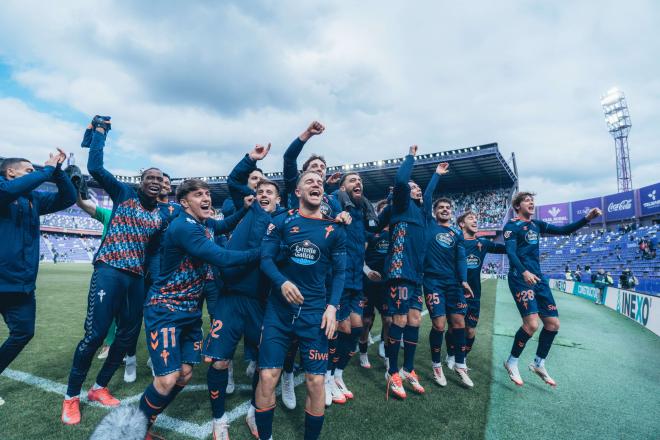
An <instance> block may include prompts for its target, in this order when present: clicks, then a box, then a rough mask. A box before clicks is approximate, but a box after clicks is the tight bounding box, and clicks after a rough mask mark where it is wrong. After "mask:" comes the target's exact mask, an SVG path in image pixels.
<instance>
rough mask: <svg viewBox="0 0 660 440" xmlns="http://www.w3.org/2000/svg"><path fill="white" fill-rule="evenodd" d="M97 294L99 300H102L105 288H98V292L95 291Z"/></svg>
mask: <svg viewBox="0 0 660 440" xmlns="http://www.w3.org/2000/svg"><path fill="white" fill-rule="evenodd" d="M97 295H98V296H99V301H101V302H103V297H104V296H105V290H103V289H101V290H99V293H97Z"/></svg>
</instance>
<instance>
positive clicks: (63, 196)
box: [37, 154, 76, 215]
mask: <svg viewBox="0 0 660 440" xmlns="http://www.w3.org/2000/svg"><path fill="white" fill-rule="evenodd" d="M63 155H64V157H66V154H63ZM52 180H53V181H54V182H55V185H57V192H56V193H44V192H39V193H37V194H39V215H44V214H50V213H52V212H57V211H61V210H63V209H66V208H68V207H69V206H71V205H73V204H74V203H75V202H76V188H75V187H74V186H73V183H71V179H69V176H67V175H66V174H65V173H64V171H62V162H59V163H58V164H57V166H56V167H55V171H53V176H52Z"/></svg>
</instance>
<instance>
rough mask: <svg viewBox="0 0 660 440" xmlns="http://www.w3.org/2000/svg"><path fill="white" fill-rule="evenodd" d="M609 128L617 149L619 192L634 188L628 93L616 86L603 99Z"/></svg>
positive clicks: (601, 102)
mask: <svg viewBox="0 0 660 440" xmlns="http://www.w3.org/2000/svg"><path fill="white" fill-rule="evenodd" d="M600 104H601V105H602V106H603V113H604V114H605V122H607V128H608V130H609V132H610V134H611V135H612V137H613V138H614V150H615V151H616V182H617V190H618V191H619V192H623V191H629V190H631V189H632V173H631V170H630V153H629V151H628V133H630V128H631V127H632V124H631V122H630V112H629V111H628V104H627V103H626V95H624V93H623V92H622V91H621V90H619V89H617V88H616V87H615V88H613V89H610V90H608V92H607V94H605V95H604V96H603V97H602V98H601V100H600Z"/></svg>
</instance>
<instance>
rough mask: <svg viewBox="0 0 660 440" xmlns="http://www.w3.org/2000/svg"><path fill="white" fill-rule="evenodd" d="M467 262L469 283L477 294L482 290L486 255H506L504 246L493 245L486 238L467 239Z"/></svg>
mask: <svg viewBox="0 0 660 440" xmlns="http://www.w3.org/2000/svg"><path fill="white" fill-rule="evenodd" d="M464 245H465V260H466V262H467V282H468V284H469V285H470V287H471V288H472V291H473V292H474V293H475V294H476V290H475V289H480V288H481V268H482V267H483V265H484V259H485V258H486V254H506V248H505V247H504V245H503V244H500V243H493V242H492V241H490V240H488V239H486V238H465V241H464Z"/></svg>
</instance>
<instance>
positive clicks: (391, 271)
mask: <svg viewBox="0 0 660 440" xmlns="http://www.w3.org/2000/svg"><path fill="white" fill-rule="evenodd" d="M414 164H415V156H413V155H412V154H409V155H407V156H406V158H405V159H404V161H403V163H402V164H401V165H400V166H399V169H398V171H397V173H396V178H395V181H394V190H393V194H392V208H391V211H390V248H389V251H388V255H387V260H386V262H385V265H386V268H387V278H388V279H389V280H407V281H411V282H414V283H421V282H422V278H423V275H424V255H425V247H426V226H427V223H428V220H427V218H426V215H425V214H424V210H423V209H424V207H423V205H422V202H421V201H419V200H414V199H412V197H411V196H410V185H408V182H409V181H410V177H411V175H412V169H413V165H414ZM426 203H431V200H428V201H426Z"/></svg>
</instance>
